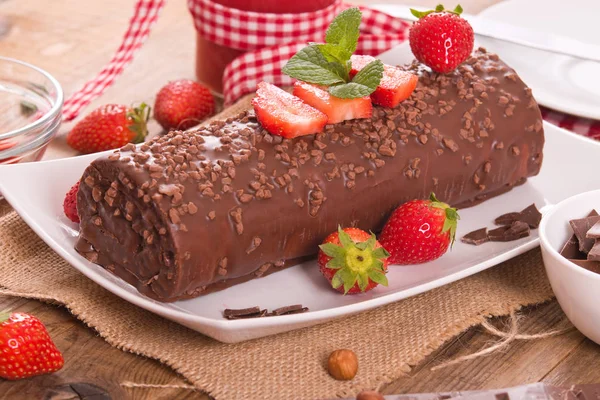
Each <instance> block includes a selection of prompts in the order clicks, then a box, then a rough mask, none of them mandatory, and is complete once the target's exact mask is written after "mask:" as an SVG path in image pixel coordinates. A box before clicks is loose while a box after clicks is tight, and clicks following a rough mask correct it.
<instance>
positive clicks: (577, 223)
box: [569, 216, 600, 254]
mask: <svg viewBox="0 0 600 400" xmlns="http://www.w3.org/2000/svg"><path fill="white" fill-rule="evenodd" d="M598 221H600V216H592V217H585V218H580V219H573V220H571V221H569V224H570V225H571V228H572V229H573V233H574V234H575V236H577V240H578V241H579V250H580V251H582V252H584V253H586V254H587V253H589V252H590V250H591V249H592V247H593V246H594V243H595V240H594V239H592V238H587V237H586V234H587V231H589V230H590V228H591V227H592V226H594V225H595V224H596V223H597V222H598Z"/></svg>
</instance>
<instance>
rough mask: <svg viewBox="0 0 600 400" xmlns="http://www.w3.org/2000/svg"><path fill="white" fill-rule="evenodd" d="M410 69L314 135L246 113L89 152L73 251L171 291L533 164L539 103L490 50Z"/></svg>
mask: <svg viewBox="0 0 600 400" xmlns="http://www.w3.org/2000/svg"><path fill="white" fill-rule="evenodd" d="M405 68H406V69H408V70H411V71H414V72H415V73H416V74H418V75H419V84H418V86H417V89H416V90H415V92H414V93H413V94H412V96H411V97H410V98H409V99H408V100H406V101H404V102H402V103H401V104H400V105H399V106H398V107H396V108H393V109H391V108H382V107H374V112H373V117H372V118H371V119H363V120H353V121H346V122H344V123H341V124H336V125H328V126H327V127H326V130H325V132H323V133H320V134H318V135H314V136H305V137H301V138H296V139H293V140H287V139H286V140H284V139H282V138H281V137H275V136H272V135H270V134H269V133H267V132H266V131H265V130H263V129H262V128H261V127H260V126H259V124H258V123H257V122H256V119H255V118H254V116H253V114H252V113H251V112H248V113H243V114H241V115H240V116H238V117H236V118H229V119H228V120H226V121H220V122H216V123H214V124H212V125H210V126H209V127H206V128H202V129H199V130H195V131H192V132H186V133H182V132H171V133H169V134H168V135H166V136H164V137H161V138H158V139H155V140H153V141H151V142H149V143H147V144H144V145H142V146H140V147H138V148H136V147H135V146H133V145H128V146H126V147H125V148H123V149H121V150H119V151H116V152H115V153H114V154H111V155H110V156H108V157H103V158H100V159H98V160H96V161H94V162H93V163H92V164H91V165H90V166H89V167H88V168H87V170H86V171H85V173H84V175H83V177H82V184H81V188H80V190H79V193H78V197H77V200H78V212H79V215H80V218H81V235H80V238H81V240H80V243H79V244H78V246H77V248H78V251H80V253H82V254H83V255H85V256H86V257H88V258H89V259H90V260H92V261H94V262H96V263H98V264H100V265H102V266H104V267H105V268H107V269H108V270H110V271H112V272H114V273H115V274H116V275H117V276H119V277H121V278H123V279H125V280H126V281H128V282H130V283H131V284H133V285H134V286H135V287H136V288H137V289H138V290H139V291H140V292H142V293H144V294H145V295H147V296H149V297H152V298H154V299H158V300H161V301H174V300H177V299H181V298H189V297H195V296H198V295H200V294H203V293H207V292H210V291H211V290H218V289H221V288H223V287H227V286H229V285H231V284H235V283H238V282H241V281H245V280H248V279H251V278H255V277H260V276H264V275H266V274H268V273H271V272H274V271H277V270H280V269H281V268H283V267H285V266H289V265H292V264H293V263H295V262H296V261H297V260H298V259H300V258H303V257H307V256H311V255H314V254H315V253H316V251H317V246H318V244H320V242H321V241H322V240H323V239H324V238H325V237H326V236H327V235H328V234H329V233H331V232H332V231H334V230H335V229H336V228H337V226H338V224H339V225H342V226H350V225H352V226H358V227H360V228H362V229H365V230H369V229H370V230H373V231H379V230H380V229H381V228H382V226H383V224H384V222H385V220H386V218H387V216H388V215H389V213H390V212H391V211H392V210H393V209H394V208H395V207H396V206H398V205H399V204H401V203H403V202H405V201H408V200H410V199H414V198H425V197H427V196H428V195H429V193H430V192H431V191H434V192H435V193H436V195H437V196H438V198H440V199H441V200H443V201H446V202H448V203H450V204H452V205H455V206H463V207H466V206H470V205H473V204H475V203H477V202H480V201H483V200H485V199H488V198H490V197H492V196H495V195H498V194H500V193H503V192H506V191H507V190H510V189H511V188H512V187H513V186H515V185H518V184H521V183H523V182H524V181H525V179H526V178H527V177H529V176H532V175H535V174H537V173H538V172H539V170H540V166H541V163H542V150H543V144H544V134H543V128H542V119H541V114H540V110H539V108H538V105H537V103H536V101H535V100H534V98H533V97H532V94H531V90H530V89H529V88H527V87H526V86H525V84H524V83H523V82H522V81H521V80H520V79H519V77H518V76H517V75H516V73H515V72H514V71H513V70H512V69H510V68H509V67H507V66H506V65H505V64H504V63H503V62H502V61H499V60H498V57H497V56H495V55H493V54H489V53H487V52H485V50H483V49H480V50H478V51H476V52H475V53H474V55H473V57H472V58H470V59H469V60H467V61H466V62H465V63H464V64H463V65H462V66H460V67H459V68H458V69H457V70H456V71H454V72H453V73H451V74H448V75H438V74H435V73H432V72H430V71H429V70H427V69H426V68H424V67H422V66H420V65H418V64H416V63H415V64H413V65H411V66H407V67H405Z"/></svg>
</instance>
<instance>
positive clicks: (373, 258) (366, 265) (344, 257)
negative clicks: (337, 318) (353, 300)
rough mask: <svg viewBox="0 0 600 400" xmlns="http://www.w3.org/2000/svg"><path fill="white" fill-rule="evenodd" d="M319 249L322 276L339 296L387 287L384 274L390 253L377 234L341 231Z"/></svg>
mask: <svg viewBox="0 0 600 400" xmlns="http://www.w3.org/2000/svg"><path fill="white" fill-rule="evenodd" d="M319 249H320V250H319V258H318V263H319V267H320V268H321V273H322V274H323V276H324V277H325V278H326V279H327V280H328V281H329V282H330V283H331V286H332V287H333V288H334V289H336V290H337V291H338V292H341V293H344V294H354V293H361V292H367V291H369V290H371V289H373V288H374V287H375V286H377V285H383V286H387V285H388V281H387V277H386V276H385V274H386V273H387V265H388V260H387V258H388V257H389V253H388V252H387V251H386V250H385V249H384V248H383V247H382V246H381V244H380V243H379V242H378V241H377V239H375V235H374V234H372V233H371V234H369V233H367V232H365V231H363V230H361V229H358V228H345V229H343V230H342V228H338V231H337V232H334V233H332V234H331V235H329V236H327V238H326V239H325V241H324V242H323V244H322V245H320V246H319Z"/></svg>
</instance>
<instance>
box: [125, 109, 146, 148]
mask: <svg viewBox="0 0 600 400" xmlns="http://www.w3.org/2000/svg"><path fill="white" fill-rule="evenodd" d="M151 110H152V109H151V107H149V106H148V105H147V104H146V103H142V104H140V106H139V107H134V108H133V109H132V110H131V111H129V112H128V113H127V119H128V120H129V121H130V122H131V125H129V126H128V128H129V130H130V131H132V132H134V133H135V138H134V139H133V140H132V141H131V142H132V143H136V144H137V143H142V142H143V141H144V139H145V138H146V135H148V126H147V123H148V119H149V118H150V111H151Z"/></svg>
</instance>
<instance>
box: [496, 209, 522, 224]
mask: <svg viewBox="0 0 600 400" xmlns="http://www.w3.org/2000/svg"><path fill="white" fill-rule="evenodd" d="M520 217H521V213H519V212H509V213H506V214H502V215H501V216H499V217H498V218H496V219H495V220H494V223H495V224H496V225H510V224H512V223H513V222H515V221H518V220H519V218H520Z"/></svg>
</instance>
